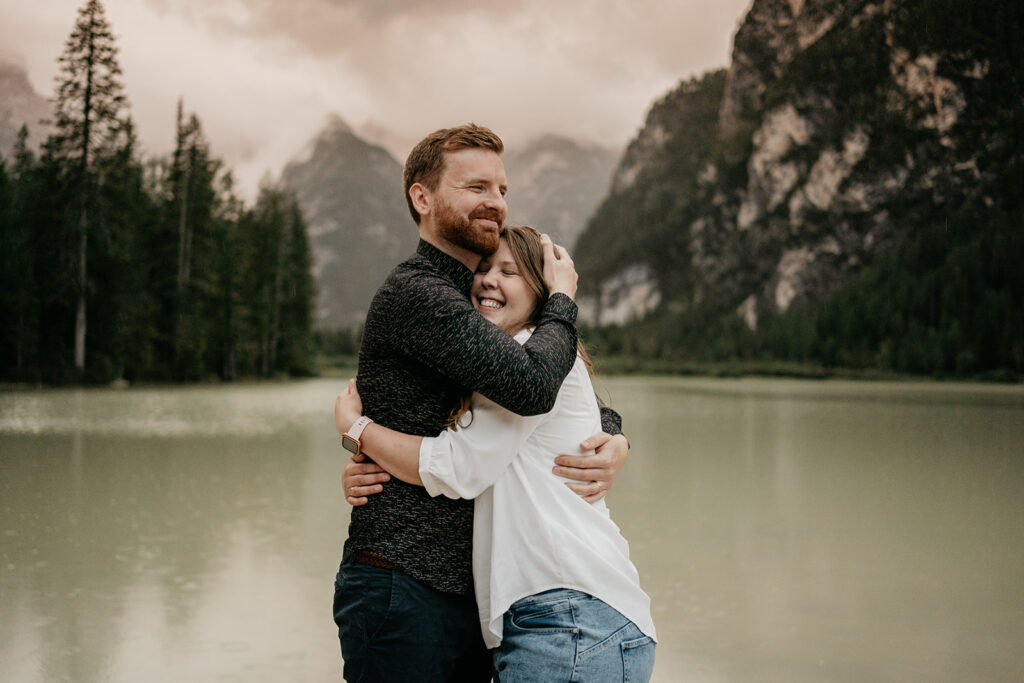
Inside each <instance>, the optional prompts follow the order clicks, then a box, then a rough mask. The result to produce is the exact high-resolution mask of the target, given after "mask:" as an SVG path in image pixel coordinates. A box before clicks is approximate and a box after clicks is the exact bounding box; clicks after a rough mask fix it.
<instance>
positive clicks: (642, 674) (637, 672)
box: [622, 636, 655, 682]
mask: <svg viewBox="0 0 1024 683" xmlns="http://www.w3.org/2000/svg"><path fill="white" fill-rule="evenodd" d="M654 647H655V645H654V641H653V640H652V639H651V637H650V636H644V637H643V638H637V639H635V640H627V641H624V642H623V643H622V674H623V675H622V680H623V681H643V682H646V681H649V680H651V674H653V673H654Z"/></svg>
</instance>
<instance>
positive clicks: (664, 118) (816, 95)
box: [577, 0, 1024, 330]
mask: <svg viewBox="0 0 1024 683" xmlns="http://www.w3.org/2000/svg"><path fill="white" fill-rule="evenodd" d="M1021 12H1022V10H1021V6H1020V5H1019V3H1011V2H997V1H995V0H991V1H989V2H982V3H975V4H972V5H971V6H965V5H963V4H962V3H954V2H925V1H923V0H920V1H918V0H903V1H901V0H877V1H874V2H872V1H867V0H862V1H859V2H854V1H845V2H839V1H837V0H755V2H754V3H753V5H752V7H751V9H750V11H749V13H748V15H747V17H746V19H745V21H744V22H743V24H742V25H741V27H740V28H739V30H738V32H737V34H736V36H735V40H734V50H733V55H732V64H731V66H730V67H729V69H728V70H727V71H725V72H717V73H713V74H708V75H706V76H704V77H703V78H701V79H697V80H694V81H690V82H686V83H683V84H682V85H680V86H679V88H677V89H676V90H675V91H673V92H671V93H669V94H668V95H666V96H665V98H664V99H662V100H661V101H660V102H658V103H656V104H655V105H654V106H653V107H652V109H651V111H650V113H649V115H648V118H647V121H646V123H645V126H644V128H643V129H642V130H641V132H640V133H639V135H638V136H637V138H636V139H635V140H634V141H633V142H632V143H631V145H630V146H629V148H628V149H627V151H626V153H625V155H624V156H623V158H622V160H621V161H620V163H619V166H618V169H617V171H616V173H615V176H614V179H613V183H612V190H611V192H610V194H609V195H608V197H606V199H605V200H604V202H603V204H602V206H601V208H600V209H599V211H598V213H597V215H595V217H594V218H593V219H592V220H591V221H590V223H589V224H588V226H587V229H586V231H585V233H584V234H583V235H582V237H581V240H580V245H579V247H578V248H577V264H578V266H579V269H580V272H581V276H582V277H581V287H582V292H583V294H584V297H583V300H584V302H585V304H586V305H585V306H584V307H583V308H584V311H585V314H586V315H587V316H588V317H589V321H590V322H592V323H597V324H601V325H606V324H612V323H622V322H626V321H628V320H631V319H636V318H640V317H643V316H644V315H645V314H647V313H648V312H650V311H653V310H656V309H657V310H663V311H667V312H669V313H671V314H673V315H681V316H685V315H686V314H687V313H688V312H692V311H694V310H696V309H700V310H702V311H708V310H714V311H719V312H720V313H722V314H727V315H738V316H740V317H741V319H742V320H743V321H744V323H745V325H746V326H747V327H748V328H750V329H752V330H754V329H756V328H757V327H758V325H759V323H760V322H761V321H762V320H764V319H765V318H766V317H771V316H774V315H776V314H778V313H780V312H785V311H787V310H789V309H791V308H793V307H796V306H799V305H802V304H805V303H808V302H816V301H820V300H821V299H822V298H823V297H824V296H825V295H826V294H827V293H829V292H830V291H833V290H834V289H835V288H836V287H837V286H838V285H839V284H840V283H842V282H844V281H845V280H846V279H847V278H848V277H849V276H850V275H851V274H853V273H856V272H857V271H858V270H859V269H860V268H861V266H862V265H863V264H864V263H866V262H869V261H871V260H872V259H873V258H875V257H876V256H877V255H878V254H880V253H882V252H884V251H886V250H888V249H891V248H892V247H893V246H895V245H898V244H900V243H901V242H903V241H904V240H905V239H906V238H907V236H908V235H912V234H913V233H914V231H915V230H917V229H918V228H919V227H920V224H921V223H922V222H929V221H932V222H933V221H935V220H937V219H941V216H942V215H943V212H944V211H946V210H947V209H948V208H949V207H952V206H956V205H959V203H962V202H963V201H968V200H971V201H973V200H972V197H975V195H978V196H977V197H976V199H977V200H978V202H979V204H980V205H985V204H986V203H987V204H988V205H989V206H992V205H997V206H998V205H999V204H1000V203H1001V202H1002V201H1003V200H1002V198H1000V197H999V196H998V191H997V190H995V189H993V188H996V187H1003V188H1005V187H1007V183H1010V186H1012V185H1013V184H1014V183H1017V182H1018V180H1020V179H1021V178H1022V176H1021V175H1020V174H1021V161H1020V159H1021V149H1022V141H1024V132H1022V113H1021V112H1022V109H1024V106H1022V95H1021V89H1020V81H1021V76H1020V64H1021V63H1024V62H1021V61H1019V58H1020V56H1021V51H1020V47H1019V36H1018V37H1017V38H1015V37H1014V35H1015V34H1017V32H1018V31H1019V29H1020V27H1021V25H1022V23H1024V22H1022V20H1021V16H1020V15H1021ZM1015 62H1016V66H1014V63H1015ZM1017 187H1018V188H1019V189H1020V190H1021V191H1024V182H1021V183H1019V184H1018V185H1017ZM986 193H990V194H991V196H988V195H987V194H986ZM982 195H984V196H982ZM609 252H613V253H614V255H615V256H614V258H613V257H611V256H609Z"/></svg>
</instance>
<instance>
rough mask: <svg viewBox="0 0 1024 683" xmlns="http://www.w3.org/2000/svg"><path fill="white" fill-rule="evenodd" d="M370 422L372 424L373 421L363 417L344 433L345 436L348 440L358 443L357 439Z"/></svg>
mask: <svg viewBox="0 0 1024 683" xmlns="http://www.w3.org/2000/svg"><path fill="white" fill-rule="evenodd" d="M371 422H373V420H371V419H370V418H368V417H366V416H365V415H363V416H362V417H360V418H359V419H358V420H356V421H355V422H353V423H352V426H351V427H349V428H348V431H347V432H345V435H346V436H347V437H348V438H350V439H354V440H355V441H359V437H360V436H362V434H363V430H364V429H366V425H368V424H370V423H371Z"/></svg>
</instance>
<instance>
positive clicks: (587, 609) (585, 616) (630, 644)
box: [494, 588, 654, 683]
mask: <svg viewBox="0 0 1024 683" xmlns="http://www.w3.org/2000/svg"><path fill="white" fill-rule="evenodd" d="M653 670H654V641H653V640H651V639H650V637H649V636H645V635H644V634H643V633H642V632H641V631H640V629H638V628H637V627H636V624H634V623H633V622H632V621H630V620H629V619H627V618H626V617H624V616H622V615H621V614H619V613H618V612H617V611H615V610H614V609H612V608H611V607H609V606H608V605H607V604H605V603H604V602H602V601H600V600H598V599H597V598H595V597H592V596H590V595H587V594H586V593H581V592H580V591H575V590H568V589H565V588H556V589H555V590H550V591H545V592H543V593H538V594H537V595H531V596H529V597H526V598H523V599H522V600H519V601H517V602H516V603H514V604H513V605H512V607H510V608H509V610H508V611H507V612H505V622H504V635H503V636H502V640H501V645H499V646H498V647H497V648H496V649H495V650H494V671H495V680H497V681H506V682H507V681H514V682H515V683H519V682H520V681H543V682H544V683H547V682H549V681H551V682H555V681H566V682H575V681H584V682H585V683H594V682H597V683H604V682H607V683H612V682H616V681H648V680H650V678H651V673H652V672H653Z"/></svg>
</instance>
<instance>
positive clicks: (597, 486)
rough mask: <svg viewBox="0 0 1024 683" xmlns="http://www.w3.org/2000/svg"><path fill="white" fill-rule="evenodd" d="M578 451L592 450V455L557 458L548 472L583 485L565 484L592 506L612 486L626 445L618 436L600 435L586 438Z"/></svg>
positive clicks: (603, 433) (622, 461) (627, 451)
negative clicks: (593, 450)
mask: <svg viewBox="0 0 1024 683" xmlns="http://www.w3.org/2000/svg"><path fill="white" fill-rule="evenodd" d="M580 448H581V449H582V450H590V449H591V448H594V449H596V450H595V452H594V454H593V455H560V456H558V457H557V458H555V467H554V469H552V470H551V471H552V472H554V473H555V474H557V475H559V476H561V477H566V478H567V479H574V480H576V481H579V482H584V483H580V484H573V483H571V482H566V484H565V485H566V486H568V487H569V488H571V489H572V490H573V491H574V492H576V494H577V495H579V496H581V497H582V498H583V500H585V501H587V502H588V503H596V502H597V501H599V500H601V499H602V498H604V497H605V496H606V495H608V491H610V490H611V488H612V484H614V483H615V475H616V474H618V473H619V470H620V469H622V466H623V465H624V464H625V462H626V456H627V455H629V442H628V441H626V437H624V436H622V435H621V434H616V435H615V436H612V435H611V434H606V433H605V432H600V433H598V434H595V435H594V436H592V437H590V438H589V439H586V440H585V441H584V442H583V443H581V444H580Z"/></svg>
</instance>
